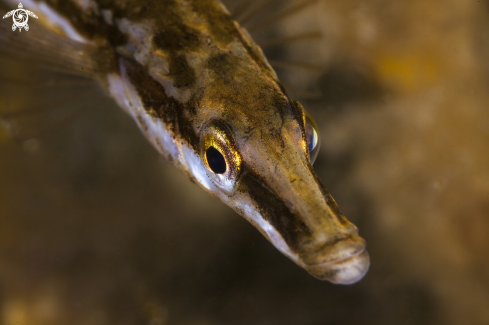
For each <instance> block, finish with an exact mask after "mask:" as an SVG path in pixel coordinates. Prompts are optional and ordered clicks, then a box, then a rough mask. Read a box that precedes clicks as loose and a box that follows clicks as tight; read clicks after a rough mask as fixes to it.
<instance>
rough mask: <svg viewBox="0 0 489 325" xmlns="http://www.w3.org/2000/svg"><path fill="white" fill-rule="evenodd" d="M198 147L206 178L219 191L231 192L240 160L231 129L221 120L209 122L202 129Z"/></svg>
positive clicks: (239, 166)
mask: <svg viewBox="0 0 489 325" xmlns="http://www.w3.org/2000/svg"><path fill="white" fill-rule="evenodd" d="M200 147H201V148H200V152H201V154H200V155H201V159H202V160H203V162H204V166H205V170H206V174H207V177H209V179H210V180H211V181H212V182H213V183H214V185H216V187H218V188H220V189H221V190H223V191H225V192H228V193H229V192H233V191H234V189H235V188H236V184H237V181H238V178H239V175H240V171H241V162H242V158H241V154H240V152H239V150H238V148H237V147H236V143H235V141H234V137H233V133H232V131H231V129H230V128H229V127H228V126H227V124H226V123H225V122H223V121H221V120H213V121H211V122H210V123H208V124H207V125H206V126H204V127H203V129H202V133H201V140H200Z"/></svg>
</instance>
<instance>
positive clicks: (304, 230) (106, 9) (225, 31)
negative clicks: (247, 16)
mask: <svg viewBox="0 0 489 325" xmlns="http://www.w3.org/2000/svg"><path fill="white" fill-rule="evenodd" d="M24 6H25V7H26V8H29V9H30V10H33V11H34V12H36V13H37V14H38V15H39V16H40V19H39V20H40V21H41V22H43V23H44V24H46V27H47V28H49V29H51V30H54V31H57V32H58V33H62V34H63V35H65V36H66V37H68V38H70V39H72V40H73V41H76V42H78V43H82V44H85V45H86V47H87V49H90V51H91V52H89V53H92V55H91V56H90V59H91V61H90V62H91V65H92V67H91V69H90V70H91V71H93V72H94V73H93V76H94V78H95V79H96V80H98V81H99V82H100V83H102V84H103V85H104V87H105V89H106V91H107V93H108V94H109V95H110V96H111V97H112V98H113V99H114V100H115V101H116V102H117V103H118V105H119V106H121V107H122V108H123V109H124V110H125V111H126V112H127V113H128V114H130V115H131V116H132V117H133V119H134V120H135V122H136V123H137V124H138V126H139V128H140V129H141V131H142V132H143V134H144V135H145V136H146V138H147V139H148V140H149V142H151V143H152V145H153V146H154V147H155V148H156V149H157V150H158V151H159V152H160V153H161V154H162V155H164V156H165V157H166V158H167V159H168V160H169V161H170V162H171V163H172V164H173V165H175V166H176V167H177V168H178V169H180V170H182V171H183V172H184V173H186V174H187V176H188V177H189V178H190V179H191V180H192V181H193V182H195V183H196V184H198V185H199V186H201V187H202V188H203V189H204V190H205V191H207V192H209V193H210V194H212V195H214V196H216V197H217V198H219V199H220V200H221V201H223V202H224V203H226V204H227V205H229V206H230V207H232V208H233V209H234V210H235V211H236V212H238V213H239V214H241V215H242V216H243V217H244V218H246V219H247V220H248V221H249V222H251V223H252V224H253V225H254V226H255V227H256V228H257V229H258V230H259V231H260V232H261V233H262V234H263V235H264V236H265V237H266V238H267V239H268V240H269V241H270V242H271V243H272V244H273V245H274V246H275V247H276V248H277V249H278V250H280V251H281V252H282V253H283V254H284V255H286V256H287V257H288V258H290V259H291V260H293V261H294V262H295V263H297V264H298V265H300V266H301V267H303V268H305V269H306V270H307V271H308V272H309V273H311V274H312V275H313V276H315V277H318V278H320V279H325V280H329V281H331V282H333V283H340V284H350V283H354V282H356V281H358V280H359V279H361V278H362V277H363V276H364V275H365V273H366V272H367V270H368V266H369V256H368V253H367V251H366V249H365V241H364V240H363V239H362V238H361V237H359V236H358V231H357V228H356V227H355V226H354V225H353V224H351V223H350V222H349V221H348V220H347V219H346V218H345V217H344V216H343V214H342V213H341V211H340V210H339V208H338V206H337V204H336V202H335V201H334V199H333V198H332V197H331V195H330V194H329V192H328V191H327V190H326V188H325V187H324V185H323V184H322V182H321V181H320V180H319V178H318V177H317V175H316V174H315V172H314V170H313V168H312V161H311V157H312V155H311V153H312V150H313V148H315V147H316V143H312V144H311V141H313V140H308V139H309V137H308V135H309V134H310V132H311V131H310V130H311V129H312V130H313V131H312V132H317V127H316V126H315V124H314V123H313V122H312V121H311V120H310V119H309V117H308V115H307V113H306V112H305V110H304V109H303V107H302V106H301V104H300V103H298V102H297V101H294V100H292V99H290V98H289V97H288V95H287V93H286V91H285V89H284V88H283V87H282V85H281V84H280V82H279V80H278V78H277V75H276V73H275V72H274V70H273V69H272V67H271V66H270V65H269V64H268V62H267V60H266V58H265V56H264V55H263V53H262V51H261V49H260V48H259V47H258V46H257V45H256V44H255V43H254V41H253V40H252V39H251V37H250V36H249V34H248V33H247V31H246V30H245V29H243V28H242V27H240V26H239V24H238V23H237V22H235V21H234V20H233V19H231V17H230V15H229V13H228V12H227V10H226V8H225V7H224V6H223V5H222V4H221V3H220V2H218V1H215V0H159V1H144V2H141V1H138V0H126V1H120V0H100V1H95V0H83V1H74V0H73V1H72V0H64V1H59V0H45V1H34V0H28V1H24ZM41 14H42V15H41ZM1 33H5V32H4V31H2V32H1ZM94 49H95V50H94ZM87 53H88V52H87ZM94 53H95V54H94ZM314 134H316V135H317V133H314ZM314 141H316V142H317V139H316V140H314Z"/></svg>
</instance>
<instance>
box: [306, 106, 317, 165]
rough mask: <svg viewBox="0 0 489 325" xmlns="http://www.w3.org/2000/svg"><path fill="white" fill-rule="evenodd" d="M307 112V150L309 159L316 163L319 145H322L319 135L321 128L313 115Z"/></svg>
mask: <svg viewBox="0 0 489 325" xmlns="http://www.w3.org/2000/svg"><path fill="white" fill-rule="evenodd" d="M304 112H305V115H306V134H305V136H306V144H307V152H308V153H309V161H310V162H311V165H312V164H314V162H315V161H316V158H317V156H318V153H319V147H320V146H321V138H320V136H319V128H318V126H317V124H316V122H314V120H313V119H312V117H311V115H309V113H308V112H306V111H305V110H304Z"/></svg>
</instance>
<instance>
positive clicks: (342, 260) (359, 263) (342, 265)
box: [303, 242, 370, 284]
mask: <svg viewBox="0 0 489 325" xmlns="http://www.w3.org/2000/svg"><path fill="white" fill-rule="evenodd" d="M363 243H364V242H363ZM335 246H336V245H335ZM338 248H339V247H338ZM358 248H359V247H358V246H357V249H352V250H350V251H349V252H347V253H345V252H343V253H341V254H339V255H340V256H341V257H339V258H337V259H331V260H328V261H325V262H322V263H317V264H303V267H304V269H306V270H307V271H308V272H309V273H310V274H311V275H312V276H314V277H316V278H318V279H320V280H328V281H329V282H332V283H335V284H353V283H355V282H358V281H360V280H361V279H362V278H363V277H364V276H365V274H366V273H367V271H368V269H369V266H370V256H369V254H368V252H367V250H366V246H365V245H362V246H361V248H360V249H358Z"/></svg>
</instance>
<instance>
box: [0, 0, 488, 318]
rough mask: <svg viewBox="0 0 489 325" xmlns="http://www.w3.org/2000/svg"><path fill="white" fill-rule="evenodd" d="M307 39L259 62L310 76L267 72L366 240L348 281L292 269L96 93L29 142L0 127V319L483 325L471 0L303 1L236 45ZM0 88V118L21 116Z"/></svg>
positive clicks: (482, 127) (480, 155) (483, 153)
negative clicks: (279, 83) (308, 124)
mask: <svg viewBox="0 0 489 325" xmlns="http://www.w3.org/2000/svg"><path fill="white" fill-rule="evenodd" d="M280 3H281V2H279V4H280ZM284 6H285V4H284ZM27 9H28V8H27ZM279 9H280V5H278V6H276V7H274V10H279ZM269 13H270V11H269ZM272 14H273V10H272V13H270V15H272ZM256 15H258V14H256ZM245 16H246V15H245ZM257 17H258V16H257ZM258 18H260V17H258ZM260 19H261V18H260ZM265 19H266V15H265ZM258 20H259V19H258ZM29 22H30V20H29ZM252 22H253V19H250V20H249V23H248V24H249V26H246V27H248V28H249V29H250V30H251V29H252V26H253V25H252ZM245 25H246V24H245ZM255 26H257V25H255ZM258 26H259V24H258ZM0 28H2V29H6V30H7V31H8V32H10V28H11V21H10V20H8V21H7V19H6V20H4V21H1V24H0ZM31 28H33V27H31ZM317 31H320V32H321V34H322V37H321V38H320V39H314V40H312V39H311V40H303V41H301V42H291V44H280V45H279V46H277V45H275V47H270V48H268V49H267V48H265V50H266V51H269V53H270V56H271V57H273V56H276V57H277V60H282V61H283V62H289V63H290V62H295V63H297V62H302V63H309V64H312V65H314V66H307V65H304V64H282V65H281V67H282V68H283V67H285V69H278V71H279V73H280V75H281V77H282V78H283V80H284V82H285V83H288V84H290V88H289V89H290V93H291V96H293V97H295V98H299V99H301V102H302V103H303V105H304V106H305V107H306V109H307V110H308V111H309V112H310V113H311V115H312V116H313V117H314V118H315V120H316V122H317V123H318V125H319V128H320V131H321V141H322V148H321V151H320V153H319V157H318V159H317V161H316V163H315V165H314V167H315V170H316V171H317V173H318V174H319V175H320V177H321V179H322V180H323V181H324V183H325V184H326V185H327V187H328V188H329V190H330V192H331V193H332V194H333V196H334V197H335V199H336V201H337V202H338V204H339V206H340V208H341V209H342V211H343V212H344V213H345V215H346V216H347V217H348V218H349V219H350V220H351V221H353V222H354V223H355V224H356V225H357V226H358V228H359V229H360V234H361V235H362V236H363V237H364V238H366V239H367V243H368V249H369V252H370V255H371V268H370V271H369V273H368V274H367V275H366V277H365V278H364V279H363V280H361V281H360V282H359V283H357V284H354V285H351V286H337V285H332V284H330V283H327V282H321V281H319V280H317V279H315V278H313V277H311V276H310V275H309V274H308V273H307V272H305V271H304V270H302V269H301V268H299V267H298V266H296V265H294V263H292V262H291V261H289V260H288V259H287V258H286V257H284V256H282V255H281V254H280V253H279V252H278V251H277V250H276V249H275V248H274V247H273V246H272V245H271V244H270V243H268V242H267V241H266V239H265V238H263V236H262V235H261V234H260V233H259V232H258V231H256V230H255V229H254V228H253V227H252V226H251V225H250V224H248V223H247V222H246V221H245V220H244V219H243V218H241V217H240V216H239V215H237V214H236V213H234V212H233V211H232V210H231V209H229V208H228V207H226V206H225V205H224V204H222V203H221V202H219V201H217V200H216V199H214V198H212V197H210V196H209V195H207V194H205V193H204V192H203V191H201V190H200V189H199V188H198V187H197V186H196V185H194V184H192V183H191V182H190V181H188V180H187V179H186V177H185V176H184V175H183V174H181V173H179V172H177V171H176V169H174V168H173V167H172V166H171V165H170V164H169V163H168V162H167V161H165V160H164V159H163V158H162V157H160V156H159V155H158V154H157V153H156V151H155V150H154V149H153V148H152V147H151V146H150V145H149V143H148V142H147V141H146V140H145V139H144V137H143V136H142V135H141V134H140V132H139V130H138V129H137V127H136V125H135V123H133V122H132V121H131V120H130V118H129V117H128V116H127V115H126V114H124V113H123V112H122V111H121V110H120V109H119V108H118V107H116V105H115V104H113V103H112V101H111V100H109V99H102V96H100V95H99V94H97V93H96V92H97V91H96V90H94V92H92V93H89V95H87V96H85V97H87V98H90V99H91V101H90V102H89V103H90V104H89V105H88V106H89V108H90V109H87V110H85V111H83V112H82V113H81V114H79V115H78V116H77V117H76V118H75V119H73V120H72V121H70V123H67V124H66V125H64V126H63V127H57V128H53V129H52V130H50V131H49V132H47V133H46V134H43V136H42V137H38V138H35V139H31V140H27V141H21V142H16V141H13V140H12V139H11V138H10V137H9V136H8V132H6V131H1V132H2V133H0V324H5V325H13V324H16V325H27V324H41V325H43V324H46V325H47V324H49V325H55V324H60V325H66V324H73V325H75V324H93V325H103V324H118V325H123V324H150V325H163V324H202V325H204V324H311V325H314V324H328V325H329V324H330V325H336V324H359V323H361V324H365V325H367V324H372V325H373V324H447V325H451V324H464V325H479V324H480V325H483V324H489V251H488V246H489V236H488V232H489V146H488V143H489V92H488V91H487V89H488V87H489V70H488V66H489V65H488V62H489V1H488V0H481V1H477V0H432V1H424V0H409V1H408V0H396V1H393V0H370V1H358V0H343V1H331V0H321V1H317V2H316V3H315V4H314V5H313V6H310V7H307V8H305V9H304V10H301V11H300V12H298V13H297V14H295V15H292V16H288V17H286V19H283V20H280V21H278V22H276V23H275V24H274V25H273V26H271V27H270V28H268V29H267V28H262V29H260V28H258V29H256V30H255V32H254V33H253V34H254V36H255V37H256V38H257V39H267V38H268V39H270V37H272V38H275V39H278V38H280V37H284V36H287V35H289V36H290V35H297V34H298V33H299V34H300V33H303V32H306V33H308V32H313V33H315V32H317ZM2 33H4V32H2ZM23 33H24V32H23ZM292 43H293V44H292ZM264 44H265V43H264ZM5 62H6V61H4V63H5ZM317 67H321V68H317ZM0 68H2V69H7V67H6V65H5V64H4V65H2V64H1V63H0ZM8 69H17V70H16V71H19V75H20V74H26V75H29V71H26V67H25V65H24V64H22V63H17V65H9V67H8ZM16 87H17V86H15V85H14V84H13V83H12V84H6V83H3V84H2V85H1V86H0V95H1V96H2V97H0V105H1V106H2V107H0V110H4V111H8V110H9V109H11V108H10V107H8V106H9V105H10V106H16V104H18V105H20V104H24V106H25V104H30V103H35V101H36V98H33V97H32V96H29V94H26V93H24V92H22V90H21V89H22V87H17V88H16ZM15 89H18V90H17V92H15ZM60 92H65V90H63V91H61V90H59V91H58V93H60ZM318 93H319V94H321V96H320V97H318V96H317V95H318ZM64 94H66V93H64ZM12 98H13V99H12ZM2 99H3V100H2ZM7 99H9V101H8V100H7ZM73 101H75V99H73ZM71 104H72V103H71V102H70V101H68V102H66V101H65V105H66V106H69V107H71V106H73V105H71ZM20 106H21V105H20ZM43 123H44V122H43ZM46 123H47V122H46ZM4 126H7V129H8V127H11V125H10V124H9V123H4Z"/></svg>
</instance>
